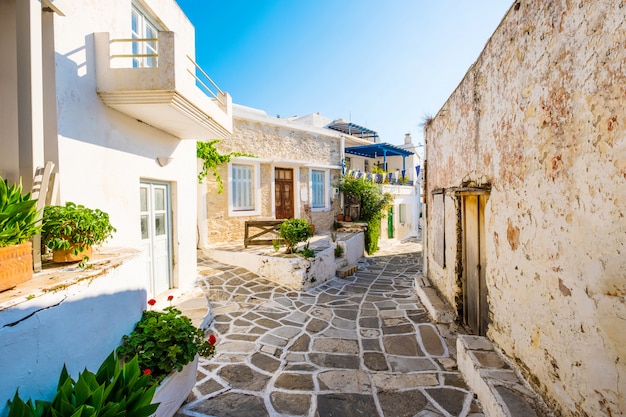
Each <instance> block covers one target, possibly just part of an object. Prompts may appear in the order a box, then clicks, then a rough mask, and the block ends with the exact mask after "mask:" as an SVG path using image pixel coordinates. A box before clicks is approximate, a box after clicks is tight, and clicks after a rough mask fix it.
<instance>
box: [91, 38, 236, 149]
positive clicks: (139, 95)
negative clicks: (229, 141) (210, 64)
mask: <svg viewBox="0 0 626 417" xmlns="http://www.w3.org/2000/svg"><path fill="white" fill-rule="evenodd" d="M94 40H95V49H96V77H97V87H98V94H99V95H100V97H101V98H102V100H103V101H104V102H105V103H106V104H107V105H108V106H110V107H113V108H115V109H117V110H119V111H121V112H123V113H126V114H128V115H129V116H132V117H134V118H136V119H138V120H141V121H143V122H145V123H147V124H150V125H152V126H154V127H157V128H159V129H161V130H164V131H166V132H168V133H171V134H173V135H175V136H177V137H179V138H181V139H187V138H191V139H210V138H220V139H224V138H227V137H228V136H229V135H230V133H231V132H232V102H231V99H230V96H229V95H228V94H227V93H225V92H223V91H222V90H221V89H220V88H219V87H218V86H217V84H216V83H215V82H214V81H213V80H212V79H211V77H209V76H208V74H207V73H206V72H205V71H204V70H203V69H202V68H201V67H200V66H199V65H198V64H197V63H196V62H195V61H194V60H193V59H192V57H191V56H190V55H189V54H187V53H186V52H185V49H184V47H183V45H182V43H181V45H177V44H176V34H175V33H174V32H159V34H158V38H149V39H109V34H108V33H95V34H94ZM177 47H179V48H177Z"/></svg>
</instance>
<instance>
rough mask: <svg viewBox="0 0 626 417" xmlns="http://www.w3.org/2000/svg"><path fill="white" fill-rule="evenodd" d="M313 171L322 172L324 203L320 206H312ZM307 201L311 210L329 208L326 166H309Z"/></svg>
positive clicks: (328, 171)
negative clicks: (308, 197)
mask: <svg viewBox="0 0 626 417" xmlns="http://www.w3.org/2000/svg"><path fill="white" fill-rule="evenodd" d="M313 171H317V172H322V173H323V174H324V180H323V181H324V205H323V206H322V207H313ZM309 196H310V199H309V203H310V205H311V211H328V210H330V169H328V168H309Z"/></svg>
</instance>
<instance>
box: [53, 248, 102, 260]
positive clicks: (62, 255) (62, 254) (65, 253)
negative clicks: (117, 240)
mask: <svg viewBox="0 0 626 417" xmlns="http://www.w3.org/2000/svg"><path fill="white" fill-rule="evenodd" d="M74 247H75V246H72V247H70V248H69V249H67V250H55V251H53V252H52V260H53V261H54V262H79V261H82V260H83V258H84V257H85V256H86V257H88V258H91V254H92V249H91V246H86V247H85V249H84V250H83V251H81V252H78V254H77V255H74V254H73V253H72V250H73V249H74Z"/></svg>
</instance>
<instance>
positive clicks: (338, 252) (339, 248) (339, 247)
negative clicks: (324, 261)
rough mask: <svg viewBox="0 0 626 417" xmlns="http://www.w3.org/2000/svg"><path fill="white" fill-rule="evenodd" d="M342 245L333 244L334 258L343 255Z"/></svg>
mask: <svg viewBox="0 0 626 417" xmlns="http://www.w3.org/2000/svg"><path fill="white" fill-rule="evenodd" d="M343 251H344V249H343V246H342V245H336V246H335V258H341V257H342V256H343Z"/></svg>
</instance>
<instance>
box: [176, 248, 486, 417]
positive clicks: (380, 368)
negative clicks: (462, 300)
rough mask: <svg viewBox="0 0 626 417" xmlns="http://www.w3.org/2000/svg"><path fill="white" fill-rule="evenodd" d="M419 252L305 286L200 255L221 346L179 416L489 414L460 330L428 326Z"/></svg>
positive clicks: (406, 251) (389, 253)
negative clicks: (461, 360) (418, 287)
mask: <svg viewBox="0 0 626 417" xmlns="http://www.w3.org/2000/svg"><path fill="white" fill-rule="evenodd" d="M419 249H421V245H419V243H418V242H417V241H413V242H408V243H404V244H398V245H395V246H394V247H389V248H386V249H383V250H381V251H380V252H378V253H377V254H376V256H371V257H365V258H363V259H362V260H361V261H360V262H359V264H358V270H357V272H356V273H355V274H354V275H352V276H349V277H347V278H344V279H339V278H334V279H332V280H330V281H328V282H326V283H324V284H322V285H320V286H318V287H316V288H314V289H311V290H309V291H306V292H296V291H292V290H290V289H288V288H284V287H281V286H278V285H276V284H274V283H271V282H269V281H267V280H265V279H263V278H261V277H259V276H257V275H256V274H253V273H252V272H250V271H247V270H245V269H243V268H237V267H233V266H230V265H224V264H221V263H218V262H216V261H214V260H212V259H210V258H208V257H207V256H206V255H204V254H203V253H202V252H199V258H198V268H199V272H200V276H201V278H200V285H201V287H202V289H203V291H204V293H205V294H206V296H207V298H208V299H209V300H210V304H211V309H212V313H213V314H214V319H213V321H212V323H211V325H210V328H209V331H210V332H213V333H214V334H215V335H216V336H217V338H218V344H217V349H216V354H215V356H214V357H212V358H209V359H205V358H201V360H200V365H199V369H198V379H197V383H196V385H195V387H194V389H193V392H192V393H191V395H190V397H189V398H188V400H187V403H186V404H184V405H183V406H182V407H181V409H180V410H179V411H178V414H177V416H178V417H181V416H196V417H201V416H215V417H263V416H310V417H327V416H345V417H352V416H385V417H402V416H411V417H414V416H415V417H451V416H454V417H456V416H461V417H484V414H483V412H482V410H481V406H480V404H479V403H478V401H477V400H476V399H475V398H474V395H473V393H472V392H471V391H470V389H469V388H468V387H467V385H466V384H465V382H464V381H463V379H462V378H461V375H460V373H459V372H458V371H457V365H456V358H455V353H456V352H455V346H456V334H457V333H456V330H455V328H454V325H449V324H445V325H442V324H438V325H435V324H433V323H432V322H431V320H430V319H429V316H428V314H427V312H426V311H425V309H424V307H423V306H422V305H421V304H420V301H419V299H418V298H417V296H416V293H415V290H414V279H415V276H416V275H418V274H420V273H421V270H422V264H421V262H422V261H421V253H420V252H418V251H419Z"/></svg>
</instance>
